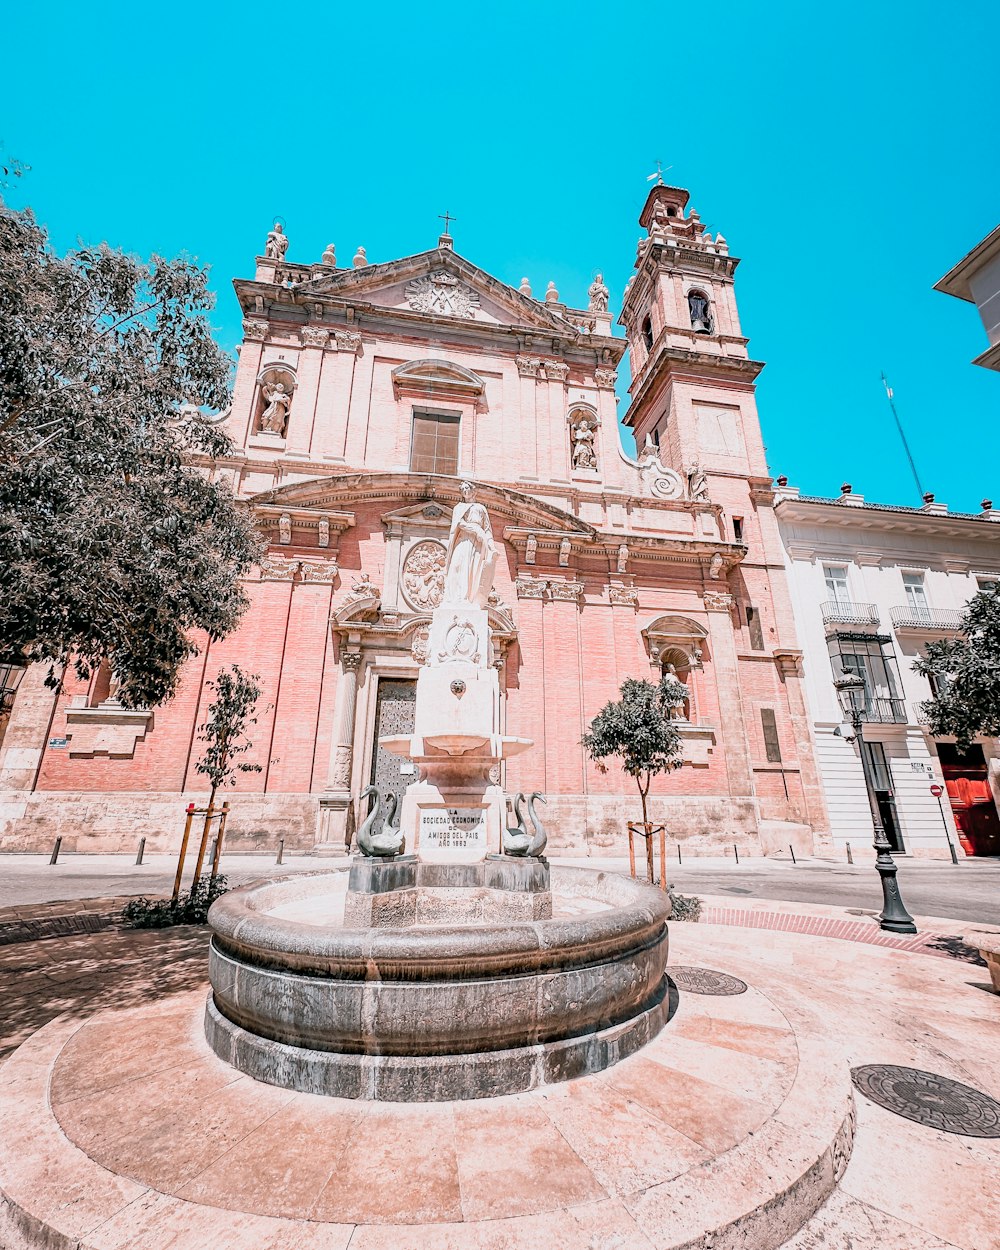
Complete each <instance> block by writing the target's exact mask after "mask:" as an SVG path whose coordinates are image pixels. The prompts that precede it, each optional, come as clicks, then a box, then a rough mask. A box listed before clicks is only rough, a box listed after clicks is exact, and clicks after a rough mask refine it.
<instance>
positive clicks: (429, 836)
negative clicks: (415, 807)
mask: <svg viewBox="0 0 1000 1250" xmlns="http://www.w3.org/2000/svg"><path fill="white" fill-rule="evenodd" d="M420 848H421V850H424V851H465V852H469V851H477V852H481V853H485V851H486V809H485V808H483V807H425V808H423V809H422V810H421V812H420Z"/></svg>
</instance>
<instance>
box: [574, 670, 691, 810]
mask: <svg viewBox="0 0 1000 1250" xmlns="http://www.w3.org/2000/svg"><path fill="white" fill-rule="evenodd" d="M677 687H680V690H678V689H677ZM682 692H683V693H682ZM685 694H686V687H684V684H683V682H681V681H679V680H678V679H677V678H676V677H673V676H671V675H667V676H665V677H663V678H662V679H661V680H660V682H659V683H658V684H657V685H655V686H654V685H653V683H652V682H651V681H640V680H638V679H637V678H634V677H629V678H626V680H625V681H624V682H622V688H621V698H620V699H618V700H617V701H616V702H612V703H607V704H605V706H604V707H603V708H601V710H600V711H599V712H598V713H597V715H596V716H595V717H594V719H593V720H592V721H591V723H590V728H589V729H588V731H587V732H586V733H585V734H584V736H583V739H582V742H583V746H584V748H585V749H586V752H587V754H588V755H589V756H590V758H591V759H592V760H594V761H596V763H597V765H598V767H599V768H600V769H601V771H602V772H603V771H606V768H607V766H606V764H605V763H604V761H605V760H606V759H608V758H609V757H612V756H617V757H618V758H619V759H620V760H621V762H622V769H623V771H624V772H626V773H628V775H629V776H630V777H632V778H634V779H635V784H636V786H637V788H638V790H639V799H640V801H641V803H642V823H643V825H644V826H645V827H646V829H647V832H648V829H649V812H648V809H647V797H648V795H649V787H650V785H651V784H652V781H653V778H654V777H655V776H656V775H657V774H658V773H665V772H670V771H671V770H672V769H675V768H680V766H681V764H683V762H684V760H683V743H682V741H681V735H680V732H679V731H678V729H677V725H676V724H675V720H674V717H673V715H672V712H673V711H674V710H675V709H676V708H677V706H678V704H679V703H680V705H681V706H682V705H683V698H684V696H685Z"/></svg>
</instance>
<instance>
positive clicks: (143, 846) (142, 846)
mask: <svg viewBox="0 0 1000 1250" xmlns="http://www.w3.org/2000/svg"><path fill="white" fill-rule="evenodd" d="M145 853H146V839H145V838H140V839H139V853H138V855H136V857H135V862H136V863H137V864H141V863H142V857H143V855H145Z"/></svg>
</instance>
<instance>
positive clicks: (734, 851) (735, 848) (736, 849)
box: [733, 842, 740, 864]
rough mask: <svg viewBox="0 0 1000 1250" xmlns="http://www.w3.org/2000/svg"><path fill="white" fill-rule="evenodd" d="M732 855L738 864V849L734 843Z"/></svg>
mask: <svg viewBox="0 0 1000 1250" xmlns="http://www.w3.org/2000/svg"><path fill="white" fill-rule="evenodd" d="M733 854H734V855H735V856H736V862H737V864H738V863H739V862H740V848H739V847H738V846H737V845H736V843H735V842H734V843H733Z"/></svg>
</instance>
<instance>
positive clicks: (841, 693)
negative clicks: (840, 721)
mask: <svg viewBox="0 0 1000 1250" xmlns="http://www.w3.org/2000/svg"><path fill="white" fill-rule="evenodd" d="M833 685H834V689H835V690H836V691H837V698H838V699H839V700H840V706H841V708H842V709H843V711H844V715H845V716H847V717H848V718H850V717H851V716H853V714H854V713H855V712H863V711H864V708H865V701H866V700H865V681H864V678H863V677H859V676H858V675H857V673H845V674H844V676H843V677H838V678H836V679H835V680H834V683H833Z"/></svg>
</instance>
